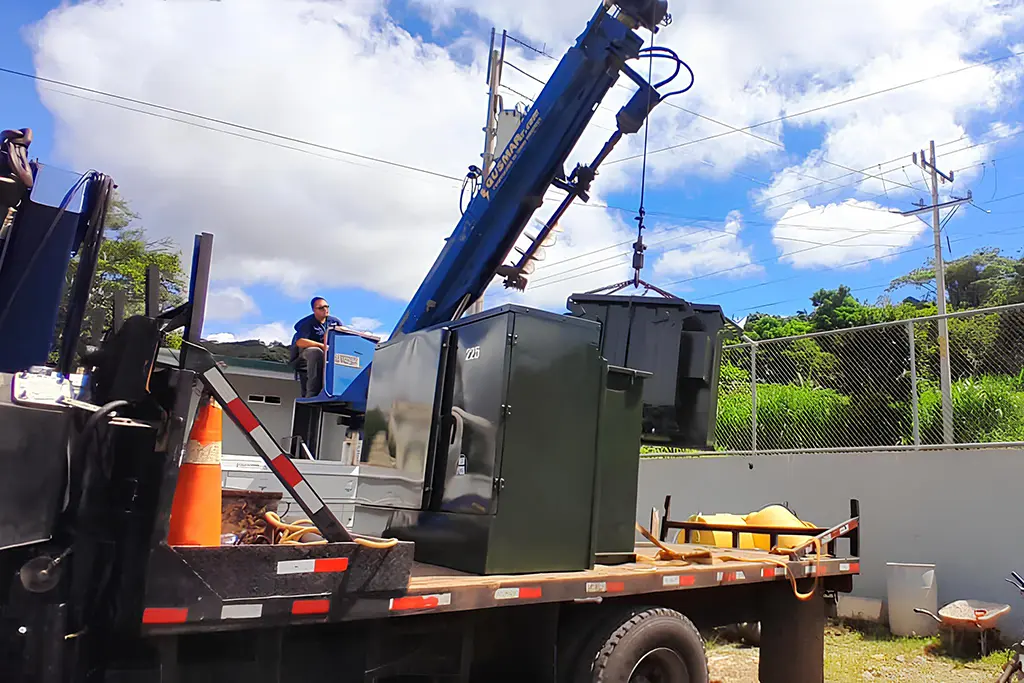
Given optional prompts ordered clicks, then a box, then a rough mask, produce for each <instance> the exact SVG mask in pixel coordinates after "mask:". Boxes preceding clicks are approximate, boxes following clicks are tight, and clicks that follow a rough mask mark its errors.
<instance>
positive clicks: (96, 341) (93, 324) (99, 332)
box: [89, 306, 107, 347]
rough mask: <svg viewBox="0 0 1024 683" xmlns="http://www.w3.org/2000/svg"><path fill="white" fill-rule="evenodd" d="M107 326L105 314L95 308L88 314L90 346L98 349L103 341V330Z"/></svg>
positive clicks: (103, 311)
mask: <svg viewBox="0 0 1024 683" xmlns="http://www.w3.org/2000/svg"><path fill="white" fill-rule="evenodd" d="M106 326H107V312H106V310H104V309H103V308H100V307H99V306H97V307H96V308H94V309H92V311H90V312H89V332H90V334H91V336H92V345H93V346H94V347H99V345H100V340H101V339H103V332H104V328H106Z"/></svg>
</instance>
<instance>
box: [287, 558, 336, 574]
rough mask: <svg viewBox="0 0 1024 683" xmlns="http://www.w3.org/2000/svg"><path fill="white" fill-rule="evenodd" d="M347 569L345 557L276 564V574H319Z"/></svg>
mask: <svg viewBox="0 0 1024 683" xmlns="http://www.w3.org/2000/svg"><path fill="white" fill-rule="evenodd" d="M346 569H348V558H347V557H323V558H319V559H314V560H287V561H282V562H278V563H277V573H278V574H320V573H327V572H343V571H345V570H346Z"/></svg>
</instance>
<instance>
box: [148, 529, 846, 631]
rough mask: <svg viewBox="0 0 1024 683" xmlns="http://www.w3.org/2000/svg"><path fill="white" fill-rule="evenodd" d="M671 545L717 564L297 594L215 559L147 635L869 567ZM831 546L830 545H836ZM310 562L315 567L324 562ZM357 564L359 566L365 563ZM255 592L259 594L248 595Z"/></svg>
mask: <svg viewBox="0 0 1024 683" xmlns="http://www.w3.org/2000/svg"><path fill="white" fill-rule="evenodd" d="M856 526H857V520H850V521H849V522H846V523H845V524H844V525H843V527H841V529H842V532H844V533H845V532H847V531H852V530H853V529H855V528H856ZM829 534H831V536H829V535H825V536H824V537H822V538H821V540H824V541H830V540H834V538H838V537H839V536H841V535H843V534H842V533H840V528H837V529H834V530H832V531H830V532H829ZM332 545H334V544H328V545H320V546H312V547H310V548H303V547H301V546H285V547H277V546H275V547H270V546H263V547H262V550H261V551H258V552H262V553H265V552H275V551H286V552H288V553H289V554H294V555H296V557H298V555H297V553H312V554H315V555H318V556H321V560H320V561H321V562H322V561H324V559H325V558H327V557H329V556H330V555H331V554H332V553H331V546H332ZM403 545H404V544H403ZM664 545H665V546H666V547H668V548H670V549H671V550H673V551H676V552H679V553H682V554H688V553H690V552H693V551H702V550H703V551H708V550H710V551H711V553H712V557H711V559H710V561H708V560H698V561H695V562H694V561H681V560H667V561H660V560H659V561H654V560H653V559H651V560H648V561H644V560H643V559H642V556H646V557H649V558H653V556H654V554H655V552H656V551H657V548H655V547H654V546H653V544H640V545H638V546H637V547H636V552H637V554H638V561H637V562H631V563H626V564H618V565H597V566H595V567H594V568H593V569H590V570H586V571H571V572H549V573H536V574H520V575H490V576H479V575H471V574H465V573H462V572H458V571H454V570H451V569H447V568H444V567H437V566H433V565H428V564H423V563H418V562H416V563H413V565H412V571H411V576H410V578H409V579H408V582H407V587H406V589H405V590H401V591H394V590H384V591H374V590H372V586H370V585H367V584H366V581H367V580H368V578H367V577H365V576H364V577H362V578H357V577H355V576H352V577H349V576H346V574H347V573H348V572H347V571H346V570H345V568H344V567H339V566H335V567H333V568H332V570H331V571H329V572H327V573H320V572H319V571H317V573H315V574H308V575H307V576H309V577H310V580H311V581H313V582H314V583H307V584H303V585H305V586H308V588H306V589H302V588H300V587H299V585H298V584H296V585H295V586H294V588H296V589H298V590H289V588H291V587H292V586H291V584H289V583H287V582H286V581H284V582H282V581H281V579H289V578H290V577H287V576H285V577H277V579H278V581H268V580H267V579H268V578H272V577H266V576H262V575H261V573H260V571H259V569H258V568H257V567H256V566H252V567H251V569H250V570H249V571H251V572H252V576H246V574H247V573H248V572H247V571H246V569H245V565H250V566H251V565H252V563H251V562H248V561H246V562H241V563H235V562H224V561H219V560H218V561H213V560H215V558H213V557H210V558H209V560H210V561H203V562H198V561H194V560H193V562H192V563H190V564H191V569H192V570H200V571H198V572H197V573H196V574H195V575H194V576H195V578H197V579H200V580H201V581H202V583H203V586H204V587H205V588H206V589H207V590H205V591H204V595H202V596H196V597H193V596H189V595H188V594H187V591H183V590H181V588H183V586H181V585H180V584H179V585H178V588H179V590H177V591H174V593H175V594H176V595H177V596H178V597H179V598H180V599H181V601H180V602H178V603H176V604H166V602H161V603H160V604H157V603H154V602H152V601H151V602H150V603H149V604H148V605H147V606H146V609H145V611H144V614H143V619H142V630H143V633H145V634H149V635H157V634H164V633H187V632H195V631H211V630H212V631H219V630H233V629H236V628H243V629H244V628H253V627H254V626H255V624H254V623H253V622H260V623H261V624H264V625H286V624H311V623H328V622H342V621H356V620H361V619H379V618H386V617H397V616H406V615H414V614H424V613H441V612H459V611H469V610H482V609H490V608H497V607H505V606H513V605H522V604H527V603H553V602H586V601H594V600H598V599H601V598H605V597H620V596H626V595H644V594H653V593H661V592H668V591H679V590H693V589H701V588H714V587H717V586H732V585H738V584H758V583H769V582H780V581H781V582H788V581H789V580H790V576H793V577H795V578H797V579H805V578H813V577H814V576H815V574H817V576H818V577H820V578H826V577H837V576H844V575H846V576H853V575H856V574H858V573H859V571H860V564H859V561H858V559H857V558H854V557H832V556H824V557H822V558H821V559H820V560H817V559H815V558H814V557H802V558H800V559H793V560H788V561H787V558H784V557H783V556H780V555H771V554H769V553H767V552H765V551H759V550H736V549H731V548H709V547H708V546H700V545H694V544H685V543H684V544H669V543H666V544H664ZM822 545H823V547H824V546H825V545H826V544H824V543H823V544H822ZM250 548H261V547H260V546H251V547H250ZM237 550H242V551H243V552H249V550H248V549H246V548H245V547H240V548H214V549H201V548H196V549H191V550H190V551H189V553H188V554H189V555H192V557H193V558H196V557H198V556H201V555H205V554H207V553H208V552H209V553H211V555H212V553H217V554H218V555H220V557H221V558H223V557H224V556H225V555H226V554H227V553H232V552H234V551H237ZM268 560H269V558H268ZM780 560H781V561H785V565H786V566H779V562H780ZM305 562H309V563H313V562H314V560H312V559H309V560H305ZM301 563H302V561H299V560H295V559H292V560H289V561H288V562H284V563H278V566H283V565H289V566H291V565H299V564H301ZM386 564H387V563H386V562H384V565H386ZM350 566H352V568H353V569H355V565H350ZM310 571H311V572H312V571H313V570H312V569H310ZM363 571H364V572H365V570H363ZM787 572H788V573H787ZM264 573H265V572H264ZM295 578H298V577H295ZM377 578H379V577H377ZM257 579H258V580H257ZM373 580H374V579H370V582H371V583H372V582H373ZM351 583H356V584H360V585H361V588H360V589H359V590H357V591H356V592H347V591H348V587H349V585H350V584H351ZM219 585H225V586H231V587H232V589H233V590H232V591H231V594H227V593H225V592H224V591H221V590H217V589H216V587H217V586H219ZM247 586H251V587H252V588H251V589H250V590H244V589H245V587H247ZM165 595H168V594H165ZM151 596H152V594H151ZM154 597H155V596H154ZM197 598H198V599H197Z"/></svg>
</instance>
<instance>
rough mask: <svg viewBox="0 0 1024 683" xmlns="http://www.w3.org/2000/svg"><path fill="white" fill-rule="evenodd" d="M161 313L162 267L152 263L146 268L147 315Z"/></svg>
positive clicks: (153, 316)
mask: <svg viewBox="0 0 1024 683" xmlns="http://www.w3.org/2000/svg"><path fill="white" fill-rule="evenodd" d="M158 315H160V268H159V267H158V266H155V265H150V266H149V267H147V268H146V317H147V318H155V317H157V316H158Z"/></svg>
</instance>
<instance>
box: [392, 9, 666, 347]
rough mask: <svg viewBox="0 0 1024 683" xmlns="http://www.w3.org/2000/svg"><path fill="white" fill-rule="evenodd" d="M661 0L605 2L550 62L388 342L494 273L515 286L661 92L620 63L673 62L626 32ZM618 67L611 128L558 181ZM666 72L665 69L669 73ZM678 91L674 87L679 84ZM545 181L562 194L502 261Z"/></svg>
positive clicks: (662, 16) (656, 12)
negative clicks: (621, 97) (620, 100)
mask: <svg viewBox="0 0 1024 683" xmlns="http://www.w3.org/2000/svg"><path fill="white" fill-rule="evenodd" d="M669 20H670V17H669V15H668V6H667V0H605V1H604V2H603V3H602V4H601V6H600V7H598V9H597V11H596V12H595V13H594V16H593V17H592V18H591V20H590V22H589V23H588V24H587V27H586V29H585V30H584V31H583V33H582V34H581V35H580V36H579V38H578V39H577V41H576V44H575V45H574V46H573V47H572V48H570V49H569V50H568V52H567V53H566V54H565V56H564V57H563V58H562V60H561V61H560V62H559V64H558V66H557V68H556V69H555V72H554V73H553V74H552V76H551V78H550V79H549V80H548V82H547V84H546V85H545V86H544V89H543V90H542V91H541V93H540V95H539V96H538V97H537V100H536V102H535V103H534V104H533V106H532V107H531V108H530V109H529V110H528V111H527V113H526V115H525V116H524V117H523V119H522V121H521V122H520V124H519V128H518V130H517V131H516V132H515V134H514V135H513V136H512V137H511V139H510V140H509V142H508V144H507V145H506V147H505V149H504V151H503V152H502V153H501V154H500V155H496V156H495V159H494V163H493V164H492V166H491V168H490V169H488V173H487V175H486V177H485V178H483V179H482V183H481V186H480V190H479V192H477V194H476V196H475V197H473V199H472V200H471V201H470V203H469V206H468V207H467V208H466V211H465V213H464V214H463V216H462V219H461V220H460V221H459V223H458V225H456V227H455V230H454V231H453V232H452V234H451V236H450V237H448V239H447V240H446V243H445V245H444V248H443V249H442V250H441V253H440V254H439V255H438V257H437V259H436V260H435V261H434V264H433V266H432V267H431V268H430V270H429V271H428V273H427V275H426V277H425V278H424V279H423V282H422V283H421V284H420V287H419V289H418V290H417V291H416V294H415V296H413V298H412V300H411V301H410V302H409V305H408V307H407V308H406V310H405V312H404V314H403V315H402V316H401V318H400V319H399V322H398V324H397V326H396V327H395V329H394V331H393V332H392V335H391V338H392V339H395V338H397V337H400V336H402V335H405V334H409V333H412V332H415V331H417V330H422V329H425V328H428V327H430V326H432V325H436V324H440V323H445V322H448V321H450V320H454V319H456V318H458V317H459V316H461V315H462V313H463V312H464V311H465V309H466V308H467V307H468V306H469V305H470V304H472V303H473V302H474V301H475V300H476V299H478V298H479V297H480V296H481V295H482V294H483V293H484V291H485V290H486V288H487V287H488V285H489V284H490V283H491V281H492V279H493V278H494V276H495V275H500V276H503V277H504V278H505V286H506V287H509V288H514V289H524V288H525V286H526V275H527V274H528V272H529V264H530V262H531V260H532V259H533V258H534V256H535V255H536V252H537V250H538V249H539V248H540V247H541V245H542V244H543V243H544V242H545V241H546V240H547V239H548V238H549V236H550V233H551V231H552V230H553V229H554V228H555V225H556V224H557V221H558V219H559V218H560V217H561V216H562V214H563V213H564V212H565V211H566V209H568V207H569V205H570V204H571V203H572V202H573V200H575V199H576V198H577V197H579V198H580V199H582V200H583V201H587V200H588V199H589V197H588V194H587V193H588V191H589V188H590V184H591V182H592V181H593V179H594V176H595V175H596V171H597V167H598V166H599V165H600V163H601V162H602V161H603V160H604V159H605V158H606V157H607V155H608V154H609V153H610V152H611V151H612V149H613V148H614V147H615V145H616V143H618V141H619V140H620V139H621V138H622V136H623V135H627V134H631V133H635V132H637V131H638V130H640V127H641V126H642V125H643V122H644V120H645V119H646V118H647V115H648V114H649V113H650V111H651V109H653V107H654V106H655V105H656V104H657V103H658V102H659V101H661V100H662V99H664V97H666V96H667V95H666V96H663V95H660V94H659V93H658V91H657V89H656V88H657V87H658V86H660V85H663V84H664V83H667V82H668V81H670V80H672V79H671V78H669V79H667V80H666V81H663V82H662V83H659V84H657V85H656V86H652V85H651V84H649V83H647V81H645V80H644V79H643V78H642V77H640V76H639V75H638V74H637V73H636V72H634V71H633V70H632V69H630V68H629V67H628V66H627V65H626V62H627V61H629V60H631V59H637V58H638V57H640V56H642V55H645V54H650V55H651V56H652V58H653V57H667V58H670V59H672V58H674V59H675V60H676V74H678V72H679V66H680V64H681V62H680V61H679V59H678V57H676V56H675V54H674V53H672V52H671V51H670V50H666V49H665V48H647V49H642V48H643V39H642V38H641V37H640V36H639V35H638V34H637V33H636V32H635V31H634V29H636V28H641V27H642V28H646V29H649V30H651V31H652V32H654V31H657V29H658V26H659V25H660V24H667V23H668V21H669ZM621 73H625V74H626V75H627V76H628V77H629V78H630V79H631V80H633V81H634V82H635V83H636V84H637V86H638V90H637V92H636V93H635V94H634V95H633V97H632V99H630V101H629V102H628V103H627V104H626V105H625V106H624V107H623V108H622V109H621V110H620V111H619V113H618V115H617V117H616V122H617V124H618V125H617V130H616V131H615V133H614V134H613V135H612V136H611V138H610V139H609V140H608V142H607V143H605V145H604V147H603V148H602V149H601V151H600V152H599V153H598V155H597V157H596V158H595V159H594V161H593V162H592V163H591V164H590V165H589V166H582V165H580V166H577V167H576V168H575V170H574V171H573V172H572V174H571V175H570V176H569V177H568V178H566V177H565V173H564V169H563V164H564V163H565V160H566V157H567V156H568V155H569V153H570V152H571V151H572V149H573V147H574V146H575V145H576V143H577V142H578V141H579V138H580V136H581V135H582V134H583V131H584V130H585V129H586V127H587V125H588V123H589V122H590V120H591V118H592V117H593V115H594V112H595V111H596V110H597V108H598V105H599V104H600V103H601V101H602V99H603V98H604V96H605V94H606V93H607V92H608V91H609V90H610V89H611V88H612V86H614V85H615V82H616V81H617V80H618V78H619V75H620V74H621ZM673 78H674V75H673ZM679 92H682V91H679ZM552 185H554V186H555V187H558V188H560V189H562V190H563V191H565V192H566V193H567V195H566V197H565V198H564V200H563V201H562V202H561V204H560V206H559V207H558V209H557V210H556V211H555V213H554V215H553V216H552V217H551V219H550V220H549V221H548V222H547V223H546V224H545V226H544V228H543V229H542V230H541V231H540V233H539V234H538V235H536V237H535V238H533V241H532V243H531V245H530V246H529V247H528V248H527V249H526V250H525V251H523V252H522V253H521V255H520V258H519V259H518V261H517V262H516V263H515V264H504V265H503V263H502V262H503V261H504V260H505V258H506V256H507V255H508V254H509V253H510V252H511V250H512V248H513V246H515V244H516V242H517V240H518V239H519V238H520V236H521V234H522V232H523V229H524V228H525V227H526V224H527V222H528V221H529V220H530V218H531V217H532V215H533V213H534V212H535V211H536V210H537V209H538V208H539V207H540V206H541V203H542V201H543V196H544V193H545V192H546V191H547V190H548V188H549V187H551V186H552Z"/></svg>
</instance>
